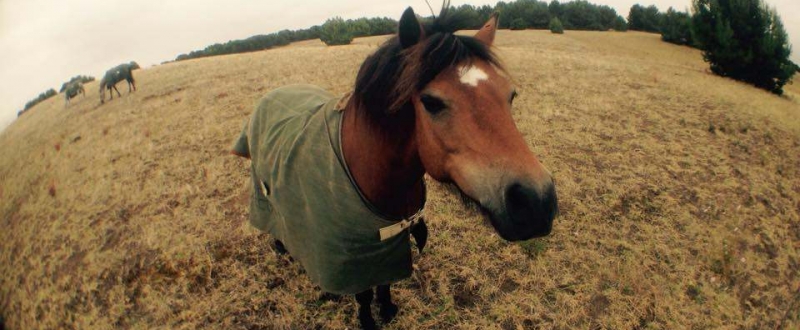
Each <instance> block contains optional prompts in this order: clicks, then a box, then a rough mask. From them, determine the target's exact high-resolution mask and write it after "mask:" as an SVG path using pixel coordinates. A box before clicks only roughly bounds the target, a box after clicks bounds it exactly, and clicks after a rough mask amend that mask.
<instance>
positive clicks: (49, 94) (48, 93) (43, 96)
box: [17, 88, 58, 117]
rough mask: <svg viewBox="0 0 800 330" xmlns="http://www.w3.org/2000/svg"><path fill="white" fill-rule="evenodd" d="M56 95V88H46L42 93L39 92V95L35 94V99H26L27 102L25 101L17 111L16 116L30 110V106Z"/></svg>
mask: <svg viewBox="0 0 800 330" xmlns="http://www.w3.org/2000/svg"><path fill="white" fill-rule="evenodd" d="M56 95H58V93H56V90H55V89H52V88H50V89H48V90H47V91H45V92H44V93H41V94H39V96H37V97H36V98H35V99H33V100H30V101H28V103H25V108H23V109H22V110H20V111H18V112H17V117H19V116H22V114H24V113H25V112H27V111H28V110H30V108H33V106H35V105H37V104H39V103H42V101H44V100H47V99H49V98H51V97H53V96H56Z"/></svg>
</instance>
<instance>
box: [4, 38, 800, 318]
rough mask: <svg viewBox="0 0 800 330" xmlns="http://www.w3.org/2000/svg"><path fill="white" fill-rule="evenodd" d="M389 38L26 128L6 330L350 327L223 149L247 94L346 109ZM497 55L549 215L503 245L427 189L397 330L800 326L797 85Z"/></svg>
mask: <svg viewBox="0 0 800 330" xmlns="http://www.w3.org/2000/svg"><path fill="white" fill-rule="evenodd" d="M382 40H383V39H382V38H367V39H359V40H356V41H355V44H354V45H351V46H342V47H323V46H322V45H321V43H319V42H318V41H314V42H303V43H300V44H296V45H293V46H290V47H285V48H280V49H275V50H270V51H264V52H258V53H250V54H242V55H232V56H225V57H214V58H207V59H199V60H193V61H186V62H179V63H172V64H168V65H162V66H158V67H154V68H150V69H146V70H140V71H136V72H135V75H136V78H137V80H138V82H139V87H140V89H139V91H137V92H134V93H132V94H127V93H126V92H125V90H126V88H124V87H121V88H120V89H121V90H122V91H123V96H122V98H119V99H118V98H115V99H114V100H113V101H111V102H108V103H106V105H103V106H98V103H99V102H98V97H97V95H96V93H95V92H90V93H88V94H89V95H88V96H87V97H86V98H83V97H78V98H77V99H74V100H73V102H72V105H71V106H70V107H69V109H66V110H65V109H64V107H63V100H62V99H61V98H52V99H50V100H48V101H45V102H43V103H42V104H40V105H38V106H36V107H35V108H34V109H33V110H32V111H30V112H28V113H26V114H25V115H23V116H22V117H21V118H20V119H19V120H17V121H16V122H15V123H14V124H12V125H11V126H10V127H9V128H8V129H6V131H5V132H3V133H2V135H0V196H2V198H0V215H1V216H2V218H0V221H1V222H0V224H1V225H2V228H3V230H2V231H0V247H1V248H2V249H1V250H0V265H2V267H0V312H1V313H2V316H3V317H4V318H5V320H6V323H7V326H8V327H9V328H11V329H34V328H43V329H53V328H76V329H89V328H97V329H109V328H117V327H120V328H136V329H145V328H154V327H166V328H185V329H194V328H198V327H201V328H217V329H239V328H241V329H244V328H247V329H254V328H265V329H272V328H295V329H302V328H315V327H317V328H319V327H322V328H333V329H341V328H353V327H356V326H357V319H356V318H355V302H354V301H353V299H352V298H351V297H348V298H346V299H343V300H342V301H341V302H319V301H318V300H317V297H318V296H319V294H320V293H319V292H318V290H316V289H315V288H314V287H313V285H312V284H311V283H310V282H309V281H308V279H307V278H306V277H305V276H304V275H303V271H302V270H301V269H300V268H299V267H298V265H297V264H296V263H292V262H290V261H289V260H288V259H287V258H285V257H279V256H276V254H275V253H274V252H273V251H272V250H271V248H270V247H269V244H268V237H267V236H266V235H264V234H259V233H258V232H257V231H256V230H254V229H252V228H250V227H249V225H248V224H247V222H246V215H247V212H248V211H247V205H248V203H247V194H248V188H247V186H248V185H247V184H246V182H247V180H248V173H249V172H248V169H247V168H248V163H247V162H245V161H243V160H241V159H239V158H238V157H233V156H230V155H229V154H228V148H229V147H230V145H231V142H232V141H233V139H234V138H235V137H236V136H237V134H238V132H239V130H240V127H241V125H242V123H243V121H244V120H245V118H247V116H248V115H249V113H250V111H251V109H252V106H253V104H254V102H255V101H256V100H257V98H259V96H260V95H262V94H264V93H265V92H267V91H269V90H270V89H272V88H275V87H278V86H281V85H285V84H290V83H311V84H317V85H320V86H324V87H325V88H327V89H330V90H332V91H334V92H336V93H343V92H345V91H347V89H348V88H349V87H350V86H351V84H352V81H353V80H354V78H355V73H356V70H357V68H358V65H359V63H360V62H361V61H362V60H363V59H364V58H365V56H366V55H367V54H369V53H370V52H371V51H373V50H374V49H375V47H376V46H377V44H378V43H380V42H381V41H382ZM498 46H499V47H498V49H499V52H500V55H501V58H502V59H504V61H505V63H506V66H507V67H508V69H509V71H510V72H511V73H512V74H513V75H514V77H515V81H516V83H517V85H518V89H519V91H520V97H519V99H518V101H517V103H516V105H515V109H514V116H515V118H516V120H517V123H518V125H519V127H520V129H521V131H522V132H523V134H524V136H525V138H526V139H527V141H528V143H529V144H530V146H531V147H532V148H533V150H534V152H535V153H536V154H537V155H539V156H540V158H541V160H542V161H543V162H544V163H545V164H546V165H547V166H548V167H549V168H550V169H551V170H552V171H553V172H554V175H555V178H556V180H557V185H558V189H559V197H560V201H561V217H560V218H558V219H557V222H556V224H555V230H554V233H553V235H552V236H550V237H548V238H546V239H541V240H535V241H532V242H528V243H525V244H510V243H506V242H503V241H502V240H500V239H499V238H498V236H497V235H496V234H494V233H493V231H492V230H491V228H490V227H489V226H487V225H486V223H485V222H484V221H483V220H481V219H480V218H479V217H478V216H476V215H475V214H474V212H472V211H469V210H468V209H465V208H464V207H463V206H462V205H461V204H460V203H459V202H458V201H457V199H456V197H452V196H450V195H448V194H445V193H444V192H443V191H444V188H442V187H440V186H438V185H435V184H431V185H430V187H431V193H430V200H429V204H428V205H429V211H428V212H429V213H428V214H429V217H428V223H429V227H430V229H431V238H430V240H429V248H428V249H426V251H425V252H424V253H423V254H421V255H418V256H415V272H414V275H413V277H412V278H411V279H408V280H405V281H403V282H401V283H399V285H396V286H395V297H396V298H395V300H396V302H397V303H398V304H399V305H400V306H401V312H400V314H399V315H398V318H397V320H396V321H395V322H394V323H392V324H391V325H390V326H389V327H388V328H389V329H404V328H420V329H439V328H459V329H483V328H501V329H534V328H543V329H549V328H553V329H572V328H579V329H603V328H605V329H631V328H635V329H690V328H691V329H695V328H696V329H705V328H743V329H773V328H777V327H781V326H783V327H784V328H785V329H797V328H798V327H800V311H798V307H797V306H800V304H797V303H795V305H794V308H793V306H792V303H793V301H796V300H797V299H798V295H800V291H799V290H800V276H798V274H800V219H799V217H800V173H798V169H800V103H798V102H800V101H799V100H800V86H797V85H793V86H788V87H787V93H786V94H787V96H786V97H776V96H774V95H771V94H769V93H766V92H763V91H760V90H757V89H755V88H753V87H750V86H748V85H745V84H742V83H738V82H734V81H731V80H727V79H723V78H719V77H716V76H714V75H711V74H710V73H709V72H708V70H707V68H706V65H705V64H704V63H703V62H702V60H701V57H700V54H699V52H697V51H696V50H693V49H689V48H685V47H678V46H674V45H670V44H667V43H662V42H661V41H659V39H658V36H656V35H651V34H642V33H634V32H628V33H606V32H603V33H599V32H574V31H568V32H567V33H566V34H564V35H553V34H551V33H549V31H523V32H508V31H501V32H500V34H499V36H498ZM120 86H122V85H120ZM86 89H87V91H96V89H97V85H96V84H89V85H88V86H87V88H86ZM54 146H57V147H55V148H54ZM56 190H57V193H56Z"/></svg>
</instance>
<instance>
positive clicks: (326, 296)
mask: <svg viewBox="0 0 800 330" xmlns="http://www.w3.org/2000/svg"><path fill="white" fill-rule="evenodd" d="M319 301H322V302H325V301H333V302H340V301H342V296H341V295H338V294H334V293H330V292H323V293H322V294H321V295H320V296H319Z"/></svg>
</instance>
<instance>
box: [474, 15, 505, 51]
mask: <svg viewBox="0 0 800 330" xmlns="http://www.w3.org/2000/svg"><path fill="white" fill-rule="evenodd" d="M499 25H500V14H499V13H498V12H495V13H494V14H492V16H491V17H489V20H488V21H486V24H483V27H482V28H481V30H480V31H478V33H476V34H475V39H478V40H480V41H481V42H483V43H484V44H486V45H487V46H491V45H492V43H494V34H495V32H497V27H498V26H499Z"/></svg>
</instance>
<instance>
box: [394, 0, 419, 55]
mask: <svg viewBox="0 0 800 330" xmlns="http://www.w3.org/2000/svg"><path fill="white" fill-rule="evenodd" d="M397 36H398V38H399V39H400V45H401V46H403V49H405V48H409V47H411V46H414V45H416V44H417V43H418V42H419V41H420V40H422V25H420V24H419V21H418V20H417V15H416V14H414V10H413V9H411V7H408V9H406V11H404V12H403V16H402V17H400V24H399V27H398V31H397Z"/></svg>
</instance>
